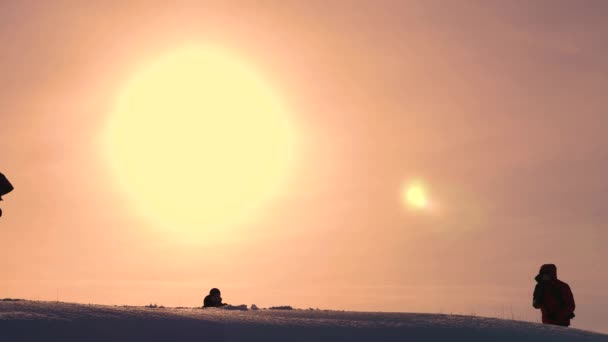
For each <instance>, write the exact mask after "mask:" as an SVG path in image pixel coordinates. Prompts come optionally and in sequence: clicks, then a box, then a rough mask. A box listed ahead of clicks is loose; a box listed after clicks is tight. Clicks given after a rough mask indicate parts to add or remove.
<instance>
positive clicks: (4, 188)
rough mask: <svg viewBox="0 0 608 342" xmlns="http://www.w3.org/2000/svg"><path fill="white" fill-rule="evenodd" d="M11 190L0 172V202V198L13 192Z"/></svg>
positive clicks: (9, 183) (0, 212) (0, 211)
mask: <svg viewBox="0 0 608 342" xmlns="http://www.w3.org/2000/svg"><path fill="white" fill-rule="evenodd" d="M13 189H14V188H13V185H12V184H11V182H9V181H8V179H7V178H6V177H5V176H4V175H3V174H2V173H1V172H0V201H2V196H4V195H6V194H8V193H9V192H11V191H13ZM0 216H2V208H0Z"/></svg>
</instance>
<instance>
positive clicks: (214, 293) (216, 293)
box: [209, 287, 221, 296]
mask: <svg viewBox="0 0 608 342" xmlns="http://www.w3.org/2000/svg"><path fill="white" fill-rule="evenodd" d="M209 294H210V295H212V296H220V295H221V293H220V289H217V288H215V287H214V288H212V289H211V290H209Z"/></svg>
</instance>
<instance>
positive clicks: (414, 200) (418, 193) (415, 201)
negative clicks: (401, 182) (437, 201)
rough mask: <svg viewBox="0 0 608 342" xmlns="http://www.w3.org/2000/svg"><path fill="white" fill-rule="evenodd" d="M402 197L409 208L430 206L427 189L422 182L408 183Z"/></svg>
mask: <svg viewBox="0 0 608 342" xmlns="http://www.w3.org/2000/svg"><path fill="white" fill-rule="evenodd" d="M402 197H403V201H404V204H405V205H406V206H407V207H408V208H412V209H426V208H428V206H429V200H428V197H427V194H426V191H425V189H424V186H422V184H420V183H410V184H407V185H406V186H405V187H404V189H403V194H402Z"/></svg>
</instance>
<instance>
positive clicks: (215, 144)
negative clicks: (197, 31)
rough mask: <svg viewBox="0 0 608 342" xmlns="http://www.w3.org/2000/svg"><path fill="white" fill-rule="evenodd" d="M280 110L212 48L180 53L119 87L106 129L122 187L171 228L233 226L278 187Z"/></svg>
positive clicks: (284, 142)
mask: <svg viewBox="0 0 608 342" xmlns="http://www.w3.org/2000/svg"><path fill="white" fill-rule="evenodd" d="M292 148H293V132H292V129H291V126H290V123H289V122H288V118H287V117H286V113H285V112H284V109H283V108H282V107H281V104H280V103H279V100H278V99H277V98H276V96H275V94H274V93H273V92H272V90H271V89H270V88H269V87H268V86H267V85H266V84H265V83H264V82H263V81H262V79H261V78H260V77H259V75H257V74H255V73H254V72H253V71H252V70H251V69H250V68H248V67H247V66H245V65H244V64H242V63H241V62H240V61H238V60H237V59H236V58H234V57H232V56H229V55H227V54H223V53H221V52H218V51H215V50H211V49H202V48H200V49H199V48H195V49H186V50H182V51H178V52H175V53H172V54H169V55H167V56H165V57H163V58H160V59H159V60H157V61H156V62H154V63H152V64H150V65H148V66H146V67H144V68H143V70H142V71H140V72H139V73H138V74H136V75H135V77H134V78H133V79H132V80H131V81H130V82H129V83H128V84H127V86H126V87H125V89H124V91H123V92H122V93H121V95H120V99H119V101H118V105H117V107H116V110H115V112H114V113H113V115H112V117H111V120H110V123H109V125H108V128H107V152H108V156H109V159H110V162H111V164H112V166H113V168H114V170H115V172H116V175H117V177H118V179H119V180H120V182H121V183H122V185H123V186H124V187H125V188H126V189H127V190H128V192H129V193H130V195H131V197H132V199H133V201H135V203H136V204H137V206H138V207H140V209H141V210H142V212H143V213H145V216H147V217H149V218H150V219H152V220H153V221H155V222H157V223H160V224H162V225H164V226H167V227H171V228H173V229H179V228H184V227H186V228H196V229H203V228H218V227H223V226H225V225H227V224H233V223H238V222H239V221H241V220H243V219H245V217H247V216H248V215H252V214H254V213H255V210H256V209H258V208H259V207H261V206H263V205H264V204H265V203H266V202H267V201H268V200H270V199H271V198H272V197H273V196H274V195H276V193H277V192H278V191H279V190H280V186H281V184H282V183H283V181H284V179H285V177H286V176H287V172H288V167H289V164H290V161H291V158H292V153H293V151H292Z"/></svg>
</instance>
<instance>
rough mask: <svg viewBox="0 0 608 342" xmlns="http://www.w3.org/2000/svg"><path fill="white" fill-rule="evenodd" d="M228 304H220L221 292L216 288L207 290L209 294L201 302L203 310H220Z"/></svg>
mask: <svg viewBox="0 0 608 342" xmlns="http://www.w3.org/2000/svg"><path fill="white" fill-rule="evenodd" d="M226 305H228V304H225V303H222V297H221V292H220V290H219V289H217V288H215V287H214V288H212V289H211V290H209V294H208V295H207V296H206V297H205V299H204V300H203V309H204V308H220V307H222V306H226Z"/></svg>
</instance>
